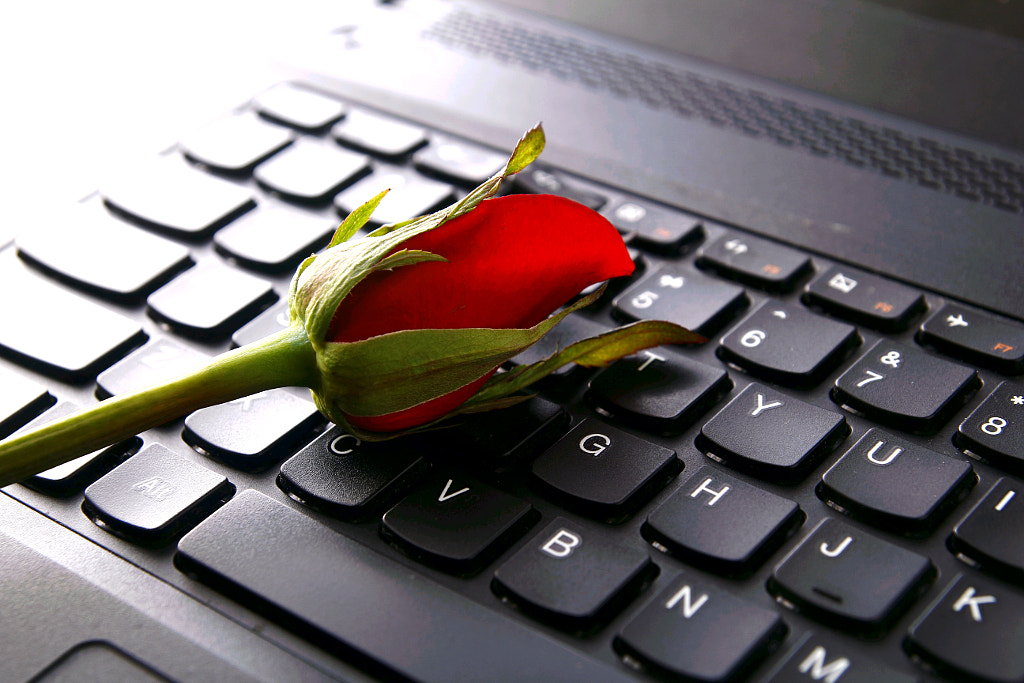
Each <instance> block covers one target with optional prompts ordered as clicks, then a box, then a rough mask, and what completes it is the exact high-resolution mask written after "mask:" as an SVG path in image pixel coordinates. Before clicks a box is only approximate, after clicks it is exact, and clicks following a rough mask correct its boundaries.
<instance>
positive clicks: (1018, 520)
mask: <svg viewBox="0 0 1024 683" xmlns="http://www.w3.org/2000/svg"><path fill="white" fill-rule="evenodd" d="M949 547H950V549H951V550H953V552H955V553H956V554H957V555H958V556H959V557H960V558H961V559H962V560H964V561H965V562H967V563H968V564H972V565H975V566H979V567H981V568H982V569H985V570H987V571H989V572H992V573H993V574H996V575H997V576H1000V577H1003V578H1005V579H1009V580H1010V581H1013V582H1015V583H1022V582H1024V488H1022V487H1021V486H1019V485H1018V482H1015V481H1014V480H1012V479H1000V480H999V481H997V482H996V485H995V486H993V487H992V488H991V489H990V490H989V492H988V493H987V494H985V497H984V498H982V499H981V500H980V501H978V504H977V505H975V506H974V508H973V509H972V510H971V511H970V512H968V513H967V515H966V516H965V517H964V518H963V520H961V522H960V523H959V524H958V525H957V526H956V528H955V529H953V533H952V534H951V535H950V537H949Z"/></svg>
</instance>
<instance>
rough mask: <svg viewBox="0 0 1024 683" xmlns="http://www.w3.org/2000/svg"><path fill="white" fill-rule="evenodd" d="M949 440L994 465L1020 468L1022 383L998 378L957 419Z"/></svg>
mask: <svg viewBox="0 0 1024 683" xmlns="http://www.w3.org/2000/svg"><path fill="white" fill-rule="evenodd" d="M953 441H954V443H956V445H957V447H959V448H961V449H963V450H965V451H969V452H971V453H974V454H976V455H978V456H981V457H982V458H984V459H985V460H988V461H990V462H991V463H992V464H994V465H996V466H998V467H1001V468H1003V469H1006V470H1010V471H1013V472H1015V473H1018V474H1019V473H1021V472H1024V386H1021V385H1020V384H1014V383H1013V382H1002V383H1001V384H1000V385H999V386H997V387H996V389H995V391H993V392H992V393H991V394H989V395H988V396H987V397H986V398H985V400H984V401H982V402H981V404H980V405H978V407H977V408H975V409H974V411H973V412H972V413H971V414H970V415H968V416H967V419H966V420H964V421H963V422H962V423H960V428H959V429H957V432H956V434H954V435H953Z"/></svg>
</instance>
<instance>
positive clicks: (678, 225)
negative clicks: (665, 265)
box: [605, 201, 704, 254]
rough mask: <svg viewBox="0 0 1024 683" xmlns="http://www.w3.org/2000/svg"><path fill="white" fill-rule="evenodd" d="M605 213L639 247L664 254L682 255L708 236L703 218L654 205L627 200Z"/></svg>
mask: <svg viewBox="0 0 1024 683" xmlns="http://www.w3.org/2000/svg"><path fill="white" fill-rule="evenodd" d="M605 216H606V217H607V218H608V220H610V221H611V222H612V224H613V225H614V226H615V227H616V228H618V230H619V232H621V233H623V234H626V235H631V236H632V241H633V242H635V243H636V245H637V246H640V247H643V248H645V249H650V250H651V251H656V252H658V253H662V254H678V253H680V252H682V251H683V250H685V249H686V247H688V246H690V245H692V244H695V243H696V242H699V241H700V240H702V239H703V238H704V228H703V227H701V222H700V219H699V218H697V217H696V216H692V215H690V214H687V213H683V212H682V211H675V210H673V209H668V208H665V207H659V206H655V205H653V204H646V203H644V204H641V203H639V202H632V201H630V202H624V203H622V204H619V205H617V206H615V207H613V208H612V209H610V210H609V211H606V212H605Z"/></svg>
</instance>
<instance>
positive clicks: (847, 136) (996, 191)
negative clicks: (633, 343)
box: [424, 8, 1024, 214]
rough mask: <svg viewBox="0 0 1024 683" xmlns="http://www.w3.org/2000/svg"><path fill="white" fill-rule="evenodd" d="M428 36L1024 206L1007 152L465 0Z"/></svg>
mask: <svg viewBox="0 0 1024 683" xmlns="http://www.w3.org/2000/svg"><path fill="white" fill-rule="evenodd" d="M424 37H426V38H429V39H431V40H435V41H437V42H440V43H442V44H444V45H445V46H447V47H448V48H450V49H452V50H456V51H460V52H464V53H471V54H473V55H476V56H481V57H487V58H490V59H494V60H497V61H500V62H503V63H505V64H507V65H514V66H517V67H521V68H524V69H527V70H530V71H538V72H544V73H547V74H549V75H552V76H554V77H556V78H559V79H562V80H564V81H571V82H576V83H580V84H582V85H584V86H586V87H588V88H590V89H592V90H597V91H604V92H606V93H608V94H609V95H611V96H613V97H617V98H620V99H627V100H638V101H641V102H643V103H644V104H645V105H647V106H648V107H651V108H653V109H663V110H668V111H671V112H673V113H675V114H676V115H678V116H680V117H683V118H688V119H699V120H702V121H705V122H707V123H709V124H711V125H714V126H719V127H722V128H729V129H732V130H736V131H739V132H741V133H743V134H745V135H750V136H752V137H756V138H763V139H768V140H771V141H773V142H774V143H776V144H778V145H780V146H782V147H788V148H792V149H801V150H805V151H807V152H810V153H812V154H816V155H819V156H822V157H827V158H831V159H836V160H839V161H841V162H843V163H846V164H849V165H851V166H856V167H858V168H863V169H867V170H871V171H874V172H877V173H881V174H884V175H887V176H890V177H893V178H901V179H904V180H906V181H908V182H912V183H916V184H918V185H921V186H923V187H926V188H930V189H933V190H936V191H940V192H946V193H949V194H955V195H957V196H960V197H963V198H965V199H969V200H972V201H976V202H981V203H984V204H989V205H991V206H994V207H997V208H999V209H1003V210H1005V211H1010V212H1014V213H1018V214H1020V213H1024V167H1021V166H1019V165H1017V164H1014V163H1012V162H1009V161H1006V160H1002V159H998V158H992V157H987V156H984V155H981V154H977V153H975V152H972V151H971V150H967V149H961V148H955V147H951V146H949V145H946V144H943V143H940V142H937V141H935V140H932V139H929V138H926V137H920V136H913V135H908V134H906V133H904V132H901V131H898V130H895V129H892V128H887V127H880V126H877V125H874V124H871V123H867V122H865V121H862V120H859V119H856V118H852V117H847V116H839V115H836V114H833V113H831V112H828V111H825V110H823V109H817V108H812V107H808V106H806V105H803V104H800V103H797V102H793V101H791V100H788V99H785V98H780V97H776V96H774V95H770V94H767V93H765V92H762V91H759V90H756V89H752V88H746V87H737V86H736V85H733V84H731V83H728V82H727V81H723V80H720V79H715V78H709V77H707V76H703V75H700V74H696V73H693V72H691V71H686V70H681V69H678V68H675V67H673V66H671V65H669V64H666V63H664V62H658V61H653V60H645V59H641V58H638V57H636V56H635V55H632V54H629V53H626V52H619V51H614V50H611V49H608V48H606V47H603V46H600V45H596V44H594V43H588V42H585V41H582V40H578V39H574V38H568V37H563V36H559V35H555V34H551V33H546V32H542V31H538V30H536V29H533V28H528V27H525V26H523V25H521V24H519V23H516V22H514V21H509V20H506V19H504V18H499V17H496V16H492V15H485V14H477V13H475V12H471V11H469V10H467V9H464V8H456V9H453V10H452V11H451V12H449V13H448V14H447V15H446V16H445V17H443V18H441V19H440V20H438V21H437V22H436V23H435V24H434V25H433V26H431V27H429V28H428V29H427V30H426V31H425V32H424Z"/></svg>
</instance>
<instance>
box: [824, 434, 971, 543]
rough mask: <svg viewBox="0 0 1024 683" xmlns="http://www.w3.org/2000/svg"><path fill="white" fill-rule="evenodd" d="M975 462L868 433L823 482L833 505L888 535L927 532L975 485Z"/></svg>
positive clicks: (830, 470)
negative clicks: (889, 533)
mask: <svg viewBox="0 0 1024 683" xmlns="http://www.w3.org/2000/svg"><path fill="white" fill-rule="evenodd" d="M977 480H978V477H977V475H975V474H974V468H973V467H971V464H970V463H968V462H965V461H963V460H957V459H956V458H950V457H947V456H945V455H942V454H941V453H936V452H935V451H933V450H930V449H927V448H924V447H922V446H919V445H917V444H915V443H913V442H911V441H908V440H906V439H903V438H900V437H897V436H893V435H891V434H886V433H885V432H883V431H881V430H879V429H869V430H868V431H867V433H866V434H864V436H862V437H861V438H860V440H859V441H857V443H855V444H854V445H853V446H852V447H851V448H850V450H848V451H847V452H846V453H845V454H844V455H843V457H842V458H840V459H839V461H838V462H836V464H834V465H833V466H832V467H831V468H829V470H828V471H827V472H825V474H824V475H822V478H821V485H820V486H819V487H818V495H819V496H820V497H821V498H822V499H823V500H824V501H825V502H827V503H828V504H829V505H831V506H832V507H834V508H836V509H838V510H840V511H842V512H847V513H849V514H850V515H852V516H854V517H858V518H860V519H863V520H864V521H866V522H869V523H871V524H874V525H875V526H877V527H880V528H881V529H884V530H885V531H895V532H901V533H906V534H912V535H920V534H924V533H927V532H928V531H930V530H931V529H933V528H934V527H935V524H936V523H937V522H938V521H939V520H940V519H942V518H943V517H944V516H945V515H946V514H947V513H948V512H949V511H950V510H951V509H952V508H953V507H954V506H955V505H956V504H957V503H959V502H960V501H961V500H963V498H964V496H966V495H967V494H968V492H970V490H971V489H972V488H973V487H974V484H975V483H976V482H977Z"/></svg>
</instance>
